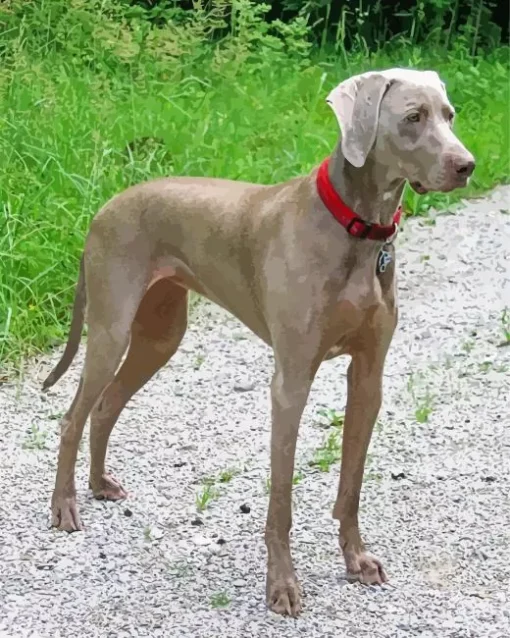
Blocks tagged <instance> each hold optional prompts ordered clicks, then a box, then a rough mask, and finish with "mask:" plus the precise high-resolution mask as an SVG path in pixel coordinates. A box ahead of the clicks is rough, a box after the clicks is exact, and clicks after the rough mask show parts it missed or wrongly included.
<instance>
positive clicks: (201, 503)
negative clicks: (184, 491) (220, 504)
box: [195, 483, 218, 512]
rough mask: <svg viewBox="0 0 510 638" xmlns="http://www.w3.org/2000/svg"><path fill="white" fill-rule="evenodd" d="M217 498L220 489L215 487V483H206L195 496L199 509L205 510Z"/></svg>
mask: <svg viewBox="0 0 510 638" xmlns="http://www.w3.org/2000/svg"><path fill="white" fill-rule="evenodd" d="M215 498H218V490H216V489H215V488H214V484H212V483H206V484H205V485H204V488H203V489H202V490H201V491H200V492H198V494H196V496H195V505H196V506H197V510H198V511H199V512H203V511H204V510H205V509H207V508H208V507H209V505H210V504H211V501H213V500H214V499H215Z"/></svg>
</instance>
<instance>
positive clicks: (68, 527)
mask: <svg viewBox="0 0 510 638" xmlns="http://www.w3.org/2000/svg"><path fill="white" fill-rule="evenodd" d="M51 525H52V527H56V528H57V529H59V530H61V531H63V532H78V531H81V530H82V529H83V525H82V523H81V520H80V514H79V512H78V506H77V505H76V497H75V496H59V495H55V494H54V495H53V499H52V504H51Z"/></svg>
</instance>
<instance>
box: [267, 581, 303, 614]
mask: <svg viewBox="0 0 510 638" xmlns="http://www.w3.org/2000/svg"><path fill="white" fill-rule="evenodd" d="M267 606H268V607H269V609H270V610H271V611H274V612H275V613H276V614H280V615H282V616H293V617H296V616H298V615H299V613H300V612H301V588H300V586H299V583H298V581H297V579H296V577H295V576H294V575H293V576H289V577H287V578H275V579H274V580H271V578H270V577H268V582H267Z"/></svg>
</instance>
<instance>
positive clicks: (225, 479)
mask: <svg viewBox="0 0 510 638" xmlns="http://www.w3.org/2000/svg"><path fill="white" fill-rule="evenodd" d="M239 473H240V470H238V469H236V468H229V469H226V470H223V471H222V472H220V479H219V480H220V483H230V481H231V480H232V479H233V478H234V476H236V475H237V474H239Z"/></svg>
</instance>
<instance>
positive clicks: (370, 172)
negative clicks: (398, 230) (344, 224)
mask: <svg viewBox="0 0 510 638" xmlns="http://www.w3.org/2000/svg"><path fill="white" fill-rule="evenodd" d="M329 178H330V180H331V183H332V184H333V186H334V187H335V190H336V192H337V193H338V194H339V195H340V197H341V198H342V200H343V201H344V203H345V204H347V206H349V208H350V209H351V210H352V211H353V212H354V213H356V215H358V216H359V217H361V218H362V219H364V220H365V221H367V222H372V223H373V224H383V225H385V226H386V225H389V224H391V222H392V220H393V216H394V214H395V211H396V210H397V208H398V206H399V204H400V199H401V197H402V192H403V190H404V185H405V180H404V179H401V178H397V179H395V178H393V179H392V178H391V177H390V175H389V172H388V170H387V169H386V167H384V166H382V165H381V164H377V163H376V162H374V160H373V159H372V158H371V157H370V156H369V157H368V158H367V161H366V162H365V164H364V166H362V167H361V168H356V167H354V166H353V165H352V164H350V163H349V162H348V161H347V160H346V159H345V157H344V155H343V153H342V150H341V148H340V143H338V144H337V146H336V148H335V150H334V152H333V154H332V155H331V159H330V162H329Z"/></svg>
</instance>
